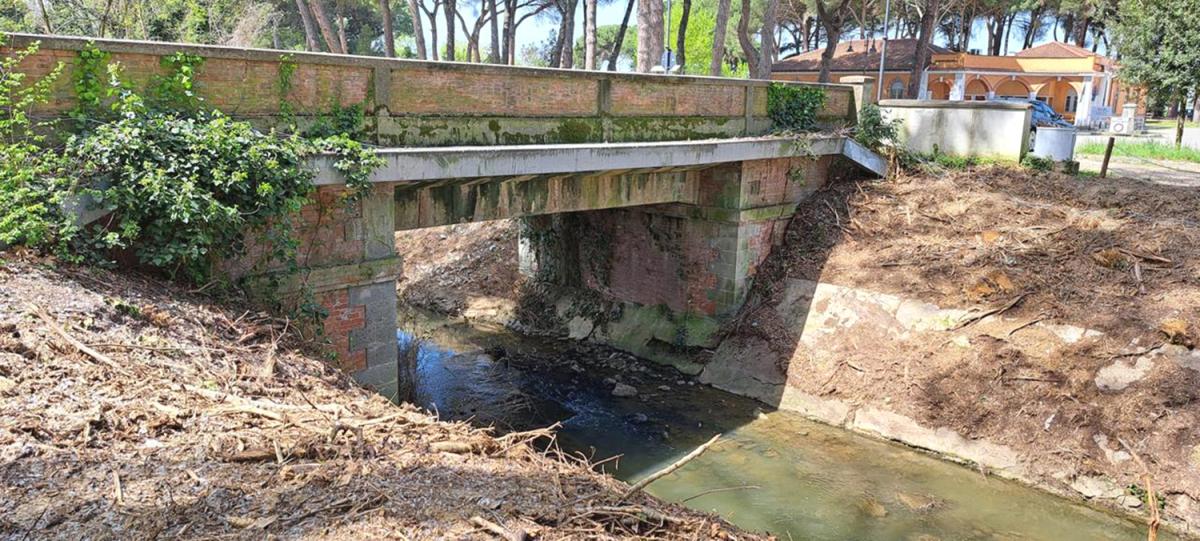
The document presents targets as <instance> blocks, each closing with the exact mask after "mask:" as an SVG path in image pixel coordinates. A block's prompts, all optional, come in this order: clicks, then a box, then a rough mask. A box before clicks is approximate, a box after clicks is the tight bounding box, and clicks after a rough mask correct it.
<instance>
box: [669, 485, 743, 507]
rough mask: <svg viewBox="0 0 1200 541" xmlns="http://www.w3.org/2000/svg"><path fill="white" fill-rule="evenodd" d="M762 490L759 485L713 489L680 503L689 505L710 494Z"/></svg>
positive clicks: (689, 497)
mask: <svg viewBox="0 0 1200 541" xmlns="http://www.w3.org/2000/svg"><path fill="white" fill-rule="evenodd" d="M760 488H762V487H760V486H758V485H742V486H740V487H725V488H713V489H709V490H705V491H704V492H701V493H699V494H696V495H694V496H688V497H686V498H684V499H682V500H679V503H687V502H690V501H692V500H694V499H696V498H700V497H703V496H708V495H709V494H717V493H719V492H733V491H735V490H758V489H760Z"/></svg>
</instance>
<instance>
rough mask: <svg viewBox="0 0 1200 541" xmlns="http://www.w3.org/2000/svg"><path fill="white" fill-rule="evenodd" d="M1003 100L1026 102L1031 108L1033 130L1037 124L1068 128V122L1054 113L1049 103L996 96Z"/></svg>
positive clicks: (1035, 129)
mask: <svg viewBox="0 0 1200 541" xmlns="http://www.w3.org/2000/svg"><path fill="white" fill-rule="evenodd" d="M997 99H1000V100H1004V101H1011V102H1014V103H1028V104H1029V105H1030V106H1031V108H1032V109H1033V122H1032V124H1033V131H1035V132H1036V131H1037V129H1038V126H1046V127H1050V128H1070V127H1072V125H1071V123H1070V122H1067V121H1066V120H1065V119H1063V116H1062V115H1060V114H1058V113H1056V112H1055V111H1054V109H1053V108H1051V107H1050V104H1048V103H1046V102H1044V101H1038V100H1031V99H1028V98H997Z"/></svg>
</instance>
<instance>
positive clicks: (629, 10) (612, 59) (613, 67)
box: [608, 0, 729, 71]
mask: <svg viewBox="0 0 1200 541" xmlns="http://www.w3.org/2000/svg"><path fill="white" fill-rule="evenodd" d="M724 1H726V2H728V1H729V0H724ZM635 2H637V0H629V2H628V3H626V4H625V17H623V18H622V19H621V26H619V27H617V39H615V40H613V48H612V53H611V54H609V55H608V71H617V60H618V59H620V56H621V46H622V45H624V44H625V31H626V30H628V29H629V17H630V16H631V15H633V4H634V3H635Z"/></svg>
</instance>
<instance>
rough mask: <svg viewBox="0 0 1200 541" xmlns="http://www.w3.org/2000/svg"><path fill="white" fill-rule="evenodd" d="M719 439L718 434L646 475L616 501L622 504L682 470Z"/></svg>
mask: <svg viewBox="0 0 1200 541" xmlns="http://www.w3.org/2000/svg"><path fill="white" fill-rule="evenodd" d="M720 437H721V435H720V434H717V435H716V436H713V437H712V439H710V440H708V441H706V442H704V445H701V446H700V447H697V448H696V449H694V450H693V451H692V452H690V453H688V454H687V455H686V456H684V457H683V458H681V459H679V460H676V461H675V462H673V463H671V465H669V466H667V467H665V468H663V469H661V470H658V471H656V472H654V473H652V474H650V475H647V476H646V478H644V479H642V480H641V481H638V482H637V483H636V484H634V485H633V486H632V487H629V490H627V491H625V494H623V495H621V498H620V499H618V500H617V501H618V502H623V501H625V500H627V499H629V497H630V496H633V495H634V494H635V493H637V492H638V491H639V490H642V489H644V488H646V485H649V484H650V483H653V482H655V481H657V480H659V479H660V478H662V477H665V476H667V475H670V474H671V472H674V471H675V470H678V469H679V468H682V467H683V465H684V464H687V463H688V462H691V461H692V460H695V459H696V457H698V456H700V455H702V454H704V451H707V450H708V448H709V447H711V446H712V444H714V443H716V442H717V439H719V438H720Z"/></svg>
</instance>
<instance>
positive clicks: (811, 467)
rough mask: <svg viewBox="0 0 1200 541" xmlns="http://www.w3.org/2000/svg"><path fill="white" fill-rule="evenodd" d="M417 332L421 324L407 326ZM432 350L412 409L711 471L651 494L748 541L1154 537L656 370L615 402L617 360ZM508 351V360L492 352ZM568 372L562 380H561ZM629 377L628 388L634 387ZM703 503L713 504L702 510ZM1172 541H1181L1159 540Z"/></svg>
mask: <svg viewBox="0 0 1200 541" xmlns="http://www.w3.org/2000/svg"><path fill="white" fill-rule="evenodd" d="M410 316H411V314H410ZM402 328H404V329H405V330H404V331H402V332H401V333H400V340H401V342H402V344H403V343H405V342H406V341H408V340H410V339H411V336H412V334H410V333H416V334H417V335H418V336H422V337H424V339H425V340H426V342H425V344H424V345H423V346H422V348H421V352H420V355H419V363H418V367H417V385H416V389H417V391H416V395H415V401H417V402H419V403H421V404H423V405H425V406H426V407H429V408H431V409H436V410H438V411H439V412H440V414H441V415H442V416H443V417H446V418H455V419H472V420H473V421H475V422H477V423H479V424H490V425H497V426H500V427H502V428H512V429H523V428H531V427H536V426H545V425H548V424H550V423H552V422H554V421H561V422H562V430H561V431H560V433H559V440H560V442H561V444H562V445H563V447H564V448H566V449H569V450H573V451H575V452H579V453H583V454H585V455H587V456H589V457H591V458H592V460H593V461H599V460H602V459H604V458H608V457H613V456H616V455H619V457H618V458H617V459H615V460H612V461H610V462H606V463H605V464H603V465H602V466H601V468H602V469H604V470H605V471H608V472H609V473H612V474H613V475H615V476H617V477H619V478H622V479H625V480H631V481H632V480H637V479H640V478H641V477H643V476H645V475H647V474H648V473H650V472H653V471H656V470H658V469H660V468H661V467H663V466H665V465H667V464H670V463H671V462H674V461H675V460H677V459H679V458H680V457H682V456H683V455H685V454H687V453H688V452H689V451H691V450H692V449H694V448H695V447H696V446H698V445H699V444H701V443H703V442H704V441H706V440H708V439H709V438H710V437H712V436H713V435H714V434H717V433H720V434H722V436H721V438H720V440H718V443H716V444H715V445H714V446H713V447H711V448H710V449H709V450H708V451H707V452H706V453H705V454H703V455H702V456H701V457H700V458H698V459H696V460H694V461H692V462H690V463H688V464H687V465H686V466H684V467H683V468H681V469H680V470H678V471H676V472H675V473H672V474H671V475H668V476H666V477H664V478H662V479H660V480H658V481H656V482H655V483H653V484H651V485H650V487H649V488H648V491H649V492H650V493H652V494H654V495H656V496H659V497H661V498H664V499H668V500H673V501H685V500H686V502H685V505H688V506H691V507H693V508H695V509H698V510H701V511H706V512H712V513H716V514H718V515H720V516H722V517H724V518H725V519H727V520H729V521H731V522H733V523H735V524H737V525H739V526H741V527H744V528H747V529H751V530H756V531H763V532H769V533H772V534H774V535H776V536H778V537H779V539H794V540H801V539H805V540H839V541H840V540H914V541H915V540H921V541H932V540H1047V541H1072V540H1080V541H1085V540H1086V541H1092V540H1135V539H1145V538H1146V533H1145V527H1144V526H1143V525H1141V524H1137V523H1133V522H1130V521H1127V520H1124V519H1121V518H1117V517H1114V516H1112V515H1108V514H1106V513H1103V512H1100V511H1096V510H1093V509H1090V508H1087V507H1084V506H1082V505H1078V504H1075V503H1072V502H1069V501H1067V500H1063V499H1060V498H1056V497H1053V496H1050V495H1048V494H1045V493H1043V492H1040V491H1037V490H1034V489H1031V488H1027V487H1024V486H1021V485H1018V484H1016V483H1013V482H1008V481H1004V480H1001V479H997V478H994V477H986V476H984V475H983V474H981V473H979V472H977V471H973V470H970V469H967V468H964V467H961V466H958V465H955V464H950V463H947V462H944V461H941V460H938V459H936V458H933V457H931V456H928V455H925V454H923V453H920V452H917V451H914V450H912V449H910V448H907V447H903V446H900V445H896V444H892V443H888V442H882V441H877V440H874V439H870V438H866V437H862V436H858V435H855V434H853V433H850V432H848V431H845V430H842V429H838V428H833V427H829V426H826V425H822V424H819V423H815V422H812V421H808V420H806V419H804V418H802V417H800V416H798V415H795V414H791V413H788V412H781V411H763V410H764V409H765V407H764V406H762V405H761V404H758V403H756V402H753V401H751V400H748V399H744V398H741V397H738V396H734V395H731V394H728V393H725V392H722V391H719V390H715V389H711V388H708V387H704V386H701V385H696V384H688V383H687V382H686V378H684V377H683V376H679V375H677V374H673V373H670V372H667V371H663V370H660V369H658V368H651V369H648V370H647V369H640V371H639V369H634V368H628V367H623V370H620V371H619V373H617V374H616V376H617V377H618V379H621V380H622V381H629V382H631V383H634V384H636V385H635V386H637V387H638V388H639V391H640V392H639V394H638V396H636V397H631V398H618V397H614V396H612V394H611V392H610V389H611V388H612V381H611V380H609V381H607V382H606V381H603V377H604V376H606V375H609V374H610V373H606V372H604V370H602V369H599V368H597V369H593V368H591V365H589V364H588V363H589V361H593V360H595V359H593V357H601V358H604V357H608V356H610V355H612V353H611V352H609V351H605V350H597V349H595V348H583V351H580V348H578V347H576V346H573V345H569V344H566V343H562V342H556V341H544V340H543V341H539V340H532V339H524V338H519V337H516V336H513V335H511V334H507V333H502V332H483V331H480V330H478V329H473V328H470V327H467V326H465V325H461V324H449V323H447V322H445V321H438V320H434V319H429V318H428V317H427V316H423V317H421V318H418V319H416V320H414V319H411V317H410V318H408V319H407V320H406V321H404V322H403V323H402ZM496 346H501V347H503V348H504V349H503V351H505V352H506V353H503V354H500V359H499V360H496V359H494V358H492V357H489V356H487V355H481V351H482V350H484V349H487V348H493V351H495V349H494V348H495V347H496ZM556 363H557V364H556ZM626 374H628V379H626V378H625V375H626ZM706 491H716V492H712V493H709V494H707V495H702V494H703V493H705V492H706ZM1160 539H1164V540H1165V539H1171V537H1169V536H1160Z"/></svg>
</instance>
